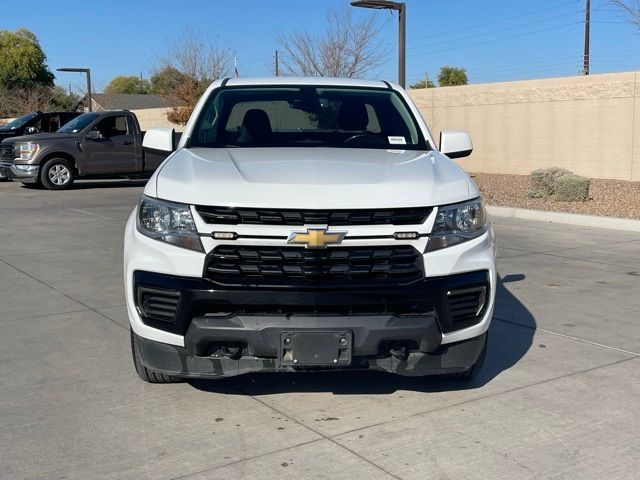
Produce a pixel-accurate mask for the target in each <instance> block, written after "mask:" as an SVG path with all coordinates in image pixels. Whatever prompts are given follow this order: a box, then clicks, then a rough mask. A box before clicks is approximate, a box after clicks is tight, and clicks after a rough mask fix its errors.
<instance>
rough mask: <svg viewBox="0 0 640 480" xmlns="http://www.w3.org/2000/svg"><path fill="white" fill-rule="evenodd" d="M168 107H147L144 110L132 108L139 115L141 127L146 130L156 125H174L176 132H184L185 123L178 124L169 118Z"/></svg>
mask: <svg viewBox="0 0 640 480" xmlns="http://www.w3.org/2000/svg"><path fill="white" fill-rule="evenodd" d="M168 110H169V109H168V108H145V109H144V110H131V111H132V112H133V113H135V114H136V116H137V117H138V121H139V122H140V128H142V130H144V131H146V130H149V129H150V128H155V127H172V128H175V130H176V132H182V131H183V130H184V125H178V124H175V123H171V122H169V120H167V115H166V113H167V111H168Z"/></svg>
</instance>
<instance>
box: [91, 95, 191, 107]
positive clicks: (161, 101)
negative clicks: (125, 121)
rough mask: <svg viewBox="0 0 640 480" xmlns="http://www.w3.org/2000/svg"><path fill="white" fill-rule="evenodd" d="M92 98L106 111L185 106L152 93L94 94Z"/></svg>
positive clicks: (174, 99) (173, 99)
mask: <svg viewBox="0 0 640 480" xmlns="http://www.w3.org/2000/svg"><path fill="white" fill-rule="evenodd" d="M91 98H92V99H93V102H94V103H95V104H97V105H99V106H100V107H101V108H103V109H105V110H124V109H126V110H144V109H146V108H167V107H177V106H180V105H182V104H183V102H181V101H180V100H178V99H177V98H171V97H165V96H162V95H154V94H151V93H148V94H145V93H94V94H93V95H91Z"/></svg>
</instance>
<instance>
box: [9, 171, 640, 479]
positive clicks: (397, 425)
mask: <svg viewBox="0 0 640 480" xmlns="http://www.w3.org/2000/svg"><path fill="white" fill-rule="evenodd" d="M143 184H144V182H124V181H123V182H118V181H116V182H79V183H78V184H77V185H76V186H75V187H74V188H73V189H72V190H70V191H63V192H51V191H42V190H32V189H26V188H23V187H22V186H21V185H20V184H17V183H0V208H1V210H0V312H1V315H0V425H1V428H0V478H3V479H4V478H7V479H9V478H10V479H14V478H18V479H23V478H28V479H62V478H65V479H83V480H86V479H94V478H95V479H110V478H113V479H128V478H131V479H141V478H154V479H155V478H158V479H175V478H189V479H209V478H211V479H213V478H215V479H219V478H256V479H270V478H274V479H275V478H277V479H284V478H292V479H309V478H331V479H337V478H345V479H347V478H348V479H360V478H364V479H367V480H372V479H387V478H401V479H449V478H451V479H459V478H478V479H524V478H527V479H529V478H535V479H542V478H553V479H560V478H567V479H569V478H571V479H574V478H584V479H603V478H607V479H631V478H640V453H638V452H640V435H639V434H638V432H640V402H639V401H638V398H640V359H639V358H638V357H639V356H640V319H639V316H640V315H639V313H640V234H632V233H626V232H620V231H613V230H606V229H586V228H578V227H568V226H561V225H554V224H545V223H538V222H527V221H518V220H513V219H509V220H506V219H494V223H495V225H496V229H497V234H498V239H499V247H500V248H499V256H500V259H499V265H498V266H499V273H500V276H501V278H502V284H501V285H500V287H499V292H498V303H497V308H496V312H495V318H494V321H493V324H492V327H491V330H490V344H489V352H488V360H487V364H486V365H485V368H484V370H483V372H482V374H481V376H480V378H478V379H477V380H476V381H474V382H473V383H471V384H465V383H460V382H459V381H454V380H447V381H444V380H438V379H434V378H426V379H424V378H423V379H407V378H402V377H394V376H391V375H386V374H382V373H373V372H372V373H369V372H367V373H355V372H348V373H317V374H295V375H293V374H279V375H277V374H262V375H247V376H242V377H237V378H233V379H227V380H222V381H212V382H195V383H191V384H189V383H186V384H176V385H148V384H145V383H143V382H142V381H140V380H139V379H138V377H137V376H136V374H135V372H134V370H133V366H132V363H131V358H130V350H129V348H130V347H129V332H128V320H127V317H126V312H125V307H124V299H123V290H122V279H121V277H122V234H123V229H124V223H125V220H126V218H127V216H128V214H129V213H130V211H131V209H132V208H133V206H134V204H135V201H136V198H137V196H138V195H139V194H140V192H141V191H142V186H143Z"/></svg>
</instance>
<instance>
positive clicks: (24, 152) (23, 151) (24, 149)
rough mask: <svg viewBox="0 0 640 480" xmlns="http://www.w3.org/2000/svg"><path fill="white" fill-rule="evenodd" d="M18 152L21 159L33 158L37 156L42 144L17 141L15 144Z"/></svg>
mask: <svg viewBox="0 0 640 480" xmlns="http://www.w3.org/2000/svg"><path fill="white" fill-rule="evenodd" d="M15 149H16V152H17V154H18V158H17V159H19V160H31V159H32V158H33V157H35V156H36V153H38V150H39V149H40V145H38V144H37V143H31V142H28V143H16V146H15Z"/></svg>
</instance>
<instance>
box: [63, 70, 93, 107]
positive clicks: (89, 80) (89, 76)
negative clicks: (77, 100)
mask: <svg viewBox="0 0 640 480" xmlns="http://www.w3.org/2000/svg"><path fill="white" fill-rule="evenodd" d="M57 70H58V72H76V73H86V75H87V103H88V104H89V111H90V112H92V111H93V106H92V103H93V102H92V101H91V69H89V68H71V67H63V68H58V69H57Z"/></svg>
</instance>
